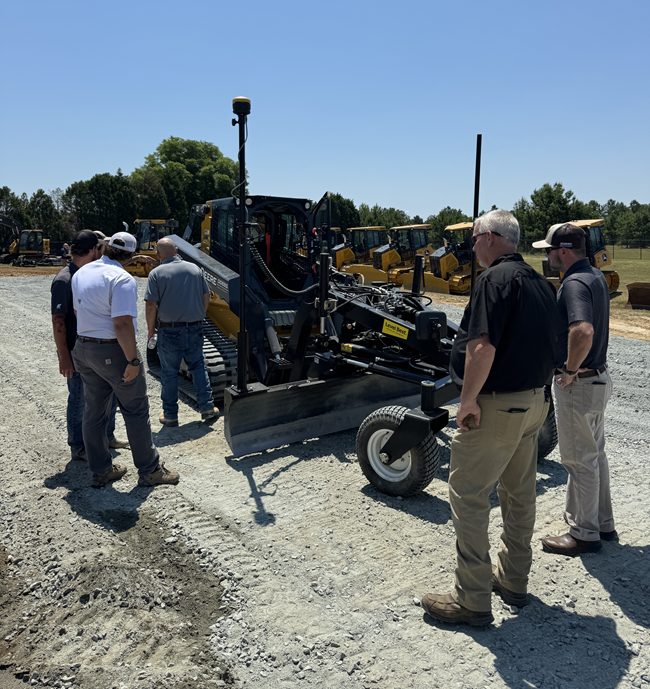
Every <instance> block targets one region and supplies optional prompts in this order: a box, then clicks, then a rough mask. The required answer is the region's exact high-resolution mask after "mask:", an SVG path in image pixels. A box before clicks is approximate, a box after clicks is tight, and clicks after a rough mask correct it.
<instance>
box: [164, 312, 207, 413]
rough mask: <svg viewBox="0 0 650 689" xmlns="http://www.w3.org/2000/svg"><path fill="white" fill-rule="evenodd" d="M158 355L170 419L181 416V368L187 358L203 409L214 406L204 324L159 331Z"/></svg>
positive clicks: (200, 408)
mask: <svg viewBox="0 0 650 689" xmlns="http://www.w3.org/2000/svg"><path fill="white" fill-rule="evenodd" d="M158 357H159V359H160V383H161V386H162V390H161V394H160V397H161V399H162V407H163V413H164V415H165V417H166V418H168V419H177V418H178V371H179V369H180V366H181V360H182V359H185V363H186V364H187V370H188V371H189V373H190V375H191V376H192V383H193V384H194V389H195V390H196V400H197V403H198V405H199V411H202V412H203V411H207V410H210V409H212V407H213V406H214V402H213V400H212V387H211V386H210V379H209V378H208V372H207V369H206V368H205V361H204V359H203V326H202V325H201V324H200V323H199V324H198V325H189V326H184V327H180V328H160V329H159V330H158Z"/></svg>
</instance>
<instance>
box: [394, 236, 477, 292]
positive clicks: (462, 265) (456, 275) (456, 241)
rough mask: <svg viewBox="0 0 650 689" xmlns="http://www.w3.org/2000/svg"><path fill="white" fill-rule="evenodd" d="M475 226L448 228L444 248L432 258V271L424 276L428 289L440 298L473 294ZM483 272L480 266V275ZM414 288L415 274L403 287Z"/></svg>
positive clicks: (408, 277) (409, 275) (437, 250)
mask: <svg viewBox="0 0 650 689" xmlns="http://www.w3.org/2000/svg"><path fill="white" fill-rule="evenodd" d="M472 227H473V223H471V222H459V223H455V224H454V225H447V227H445V229H444V231H443V242H444V244H443V246H441V247H440V248H439V249H436V250H435V251H432V252H431V253H430V255H429V265H428V270H425V272H424V289H425V290H426V291H427V292H438V293H439V294H469V291H470V287H471V281H472ZM481 270H482V269H481V268H480V267H479V266H477V273H478V272H480V271H481ZM400 284H402V285H403V286H404V287H407V288H409V289H410V288H411V287H412V285H413V272H412V271H410V272H408V273H406V274H405V275H404V276H403V278H402V280H401V283H400Z"/></svg>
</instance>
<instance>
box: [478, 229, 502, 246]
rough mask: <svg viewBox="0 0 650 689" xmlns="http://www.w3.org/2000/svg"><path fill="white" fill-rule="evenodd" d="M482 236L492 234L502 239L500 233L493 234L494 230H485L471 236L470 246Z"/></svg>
mask: <svg viewBox="0 0 650 689" xmlns="http://www.w3.org/2000/svg"><path fill="white" fill-rule="evenodd" d="M484 234H493V235H496V236H497V237H503V235H502V234H501V233H500V232H494V230H486V231H485V232H479V233H478V234H474V235H472V246H474V245H475V244H476V242H478V238H479V237H482V236H483V235H484Z"/></svg>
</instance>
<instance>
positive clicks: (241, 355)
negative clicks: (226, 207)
mask: <svg viewBox="0 0 650 689" xmlns="http://www.w3.org/2000/svg"><path fill="white" fill-rule="evenodd" d="M232 111H233V113H234V114H235V115H237V117H236V118H234V117H233V120H232V126H233V127H234V126H235V125H239V156H238V159H239V185H238V189H239V332H238V333H237V388H238V390H239V392H240V393H241V394H245V393H246V392H248V385H247V381H248V330H247V329H246V273H247V270H248V243H247V241H246V234H247V233H246V123H247V121H248V116H249V115H250V113H251V101H250V98H246V97H245V96H237V97H235V98H233V99H232Z"/></svg>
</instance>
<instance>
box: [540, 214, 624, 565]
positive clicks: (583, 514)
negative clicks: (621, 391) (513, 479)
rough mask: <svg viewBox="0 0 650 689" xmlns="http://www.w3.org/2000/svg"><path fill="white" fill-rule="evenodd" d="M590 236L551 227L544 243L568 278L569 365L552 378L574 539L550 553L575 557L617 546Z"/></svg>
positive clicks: (563, 304) (603, 305)
mask: <svg viewBox="0 0 650 689" xmlns="http://www.w3.org/2000/svg"><path fill="white" fill-rule="evenodd" d="M586 241H587V236H586V235H585V233H584V231H583V230H582V229H581V228H580V227H577V226H576V225H571V224H570V223H564V224H560V225H553V226H552V227H551V228H550V230H549V231H548V233H547V235H546V239H543V240H541V241H538V242H533V246H534V247H535V248H536V249H546V253H547V254H548V262H549V266H550V267H551V268H552V269H553V270H558V271H560V272H561V273H563V277H562V284H561V285H560V289H559V290H558V293H557V299H558V305H559V307H560V313H561V316H562V317H563V319H564V323H565V327H566V329H565V330H564V342H563V343H562V351H563V354H564V359H563V361H564V365H563V366H562V368H560V369H558V370H556V372H555V376H554V378H553V400H554V402H555V415H556V418H557V430H558V440H559V444H560V457H561V459H562V464H563V465H564V467H565V468H566V470H567V472H568V474H569V480H568V483H567V495H566V509H565V512H564V519H565V521H566V523H567V524H568V525H569V532H568V533H566V534H563V535H562V536H546V537H545V538H543V539H542V548H543V550H545V551H546V552H549V553H557V554H558V555H567V556H570V557H571V556H575V555H580V554H581V553H588V552H595V551H597V550H600V548H601V541H603V540H604V541H616V540H618V534H617V533H616V531H615V529H614V514H613V512H612V498H611V495H610V489H609V465H608V463H607V455H606V454H605V407H606V406H607V402H608V401H609V398H610V397H611V394H612V379H611V377H610V375H609V371H608V370H607V344H608V341H609V290H608V288H607V283H606V282H605V278H604V277H603V274H602V272H601V271H600V270H598V269H597V268H593V267H592V266H591V265H590V264H589V259H588V258H587V254H586Z"/></svg>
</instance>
